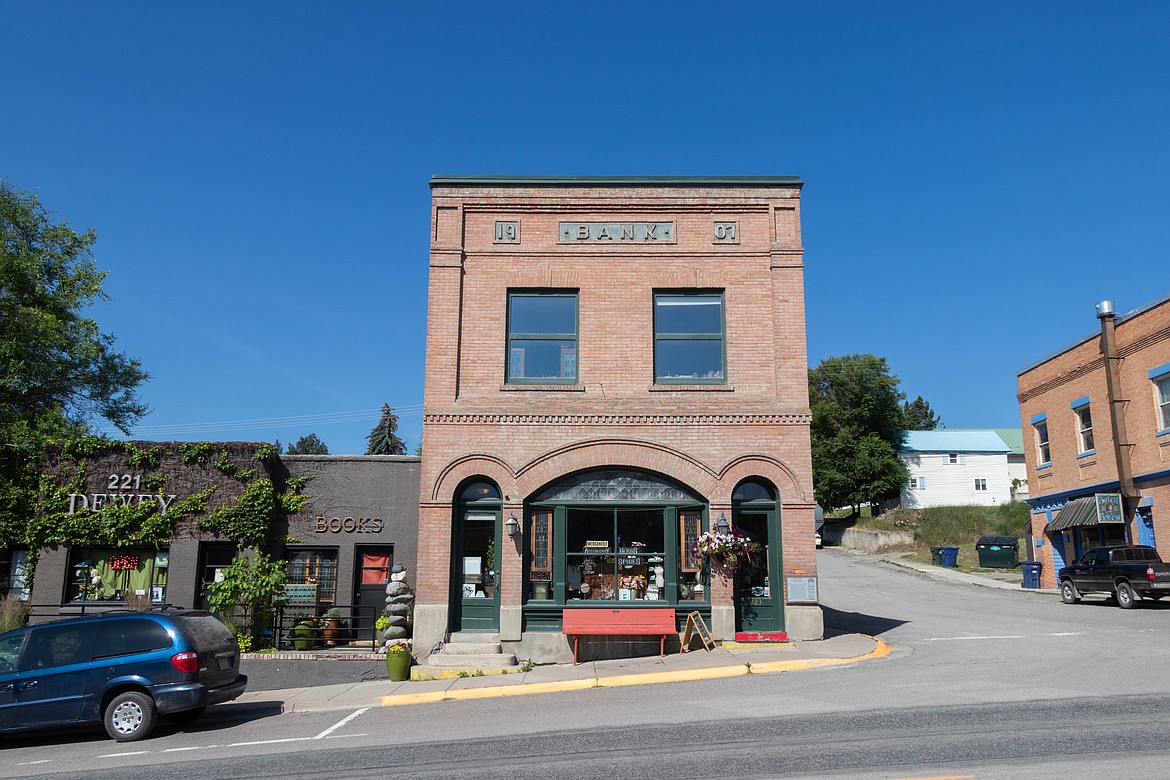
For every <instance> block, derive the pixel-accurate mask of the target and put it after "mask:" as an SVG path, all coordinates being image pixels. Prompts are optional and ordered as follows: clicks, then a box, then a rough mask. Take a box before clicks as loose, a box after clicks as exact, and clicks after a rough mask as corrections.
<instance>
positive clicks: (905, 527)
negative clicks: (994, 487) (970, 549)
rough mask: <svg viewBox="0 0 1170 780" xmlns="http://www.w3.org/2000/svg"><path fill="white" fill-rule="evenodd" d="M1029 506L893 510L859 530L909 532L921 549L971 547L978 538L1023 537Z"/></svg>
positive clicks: (868, 520)
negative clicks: (945, 545) (943, 546)
mask: <svg viewBox="0 0 1170 780" xmlns="http://www.w3.org/2000/svg"><path fill="white" fill-rule="evenodd" d="M1028 516H1029V513H1028V505H1027V504H1025V503H1023V502H1021V501H1013V502H1012V503H1010V504H1000V505H998V506H937V507H931V508H929V509H894V510H892V511H890V512H886V513H885V514H883V515H878V516H877V517H863V518H861V519H859V520H858V521H857V527H858V528H869V529H873V530H880V531H909V532H911V533H913V534H914V539H915V540H916V541H917V542H918V544H920V545H924V546H928V547H929V546H930V545H937V544H947V545H954V546H956V547H962V546H964V545H974V544H975V542H976V540H978V539H979V537H980V536H1019V537H1023V535H1024V527H1025V526H1026V525H1027V523H1028Z"/></svg>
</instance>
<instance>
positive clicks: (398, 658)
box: [386, 642, 411, 682]
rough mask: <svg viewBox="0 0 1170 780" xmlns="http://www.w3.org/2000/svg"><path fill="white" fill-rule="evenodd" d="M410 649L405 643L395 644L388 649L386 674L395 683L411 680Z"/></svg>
mask: <svg viewBox="0 0 1170 780" xmlns="http://www.w3.org/2000/svg"><path fill="white" fill-rule="evenodd" d="M410 660H411V659H410V648H409V647H407V646H406V644H405V643H403V642H395V643H394V644H392V645H390V646H389V647H387V648H386V673H387V674H389V675H390V679H391V680H392V681H393V682H404V681H406V680H409V679H410Z"/></svg>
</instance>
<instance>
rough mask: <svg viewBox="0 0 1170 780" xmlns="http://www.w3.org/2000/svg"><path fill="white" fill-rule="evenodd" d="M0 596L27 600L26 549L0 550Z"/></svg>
mask: <svg viewBox="0 0 1170 780" xmlns="http://www.w3.org/2000/svg"><path fill="white" fill-rule="evenodd" d="M0 596H15V597H16V598H18V599H20V600H21V601H28V597H29V588H28V550H21V549H15V550H0Z"/></svg>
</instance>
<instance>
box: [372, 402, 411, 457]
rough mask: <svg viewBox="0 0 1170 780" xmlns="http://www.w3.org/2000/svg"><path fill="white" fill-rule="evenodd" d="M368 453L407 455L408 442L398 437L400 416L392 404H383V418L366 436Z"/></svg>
mask: <svg viewBox="0 0 1170 780" xmlns="http://www.w3.org/2000/svg"><path fill="white" fill-rule="evenodd" d="M366 441H367V442H369V445H370V446H368V447H366V454H367V455H405V454H406V442H404V441H403V440H402V439H400V438H398V416H397V415H396V414H394V409H393V408H391V406H390V404H382V419H380V420H378V424H377V425H375V426H374V430H372V431H370V435H369V436H367V437H366Z"/></svg>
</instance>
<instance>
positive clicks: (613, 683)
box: [382, 635, 891, 707]
mask: <svg viewBox="0 0 1170 780" xmlns="http://www.w3.org/2000/svg"><path fill="white" fill-rule="evenodd" d="M866 636H867V638H868V639H872V640H873V641H874V642H875V643H876V644H877V647H875V648H874V649H873V650H872V651H870V652H868V653H866V654H865V655H859V656H853V657H851V658H804V659H794V660H791V661H762V662H760V663H744V664H743V665H736V666H715V667H711V668H709V669H687V670H682V671H676V672H647V673H643V674H622V675H614V676H611V677H591V678H587V679H583V680H562V681H559V682H541V683H517V684H516V685H491V686H487V687H483V688H460V689H458V690H446V691H428V692H426V693H404V694H390V695H388V696H383V697H382V706H383V707H398V706H402V705H407V704H435V703H437V702H442V701H459V700H469V699H488V698H493V697H496V696H526V695H531V694H537V693H560V692H564V691H583V690H588V689H590V688H622V687H628V686H633V685H655V684H658V683H668V682H695V681H697V680H720V679H726V678H729V677H743V676H746V675H749V674H777V673H781V672H797V671H806V670H809V669H817V668H820V667H825V666H840V665H843V664H852V663H857V662H859V661H867V660H872V659H876V658H883V657H885V656H887V655H889V654H890V652H891V650H890V646H889V645H887V644H886V643H885V642H883V641H882V640H880V639H878V638H877V637H873V636H868V635H866Z"/></svg>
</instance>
